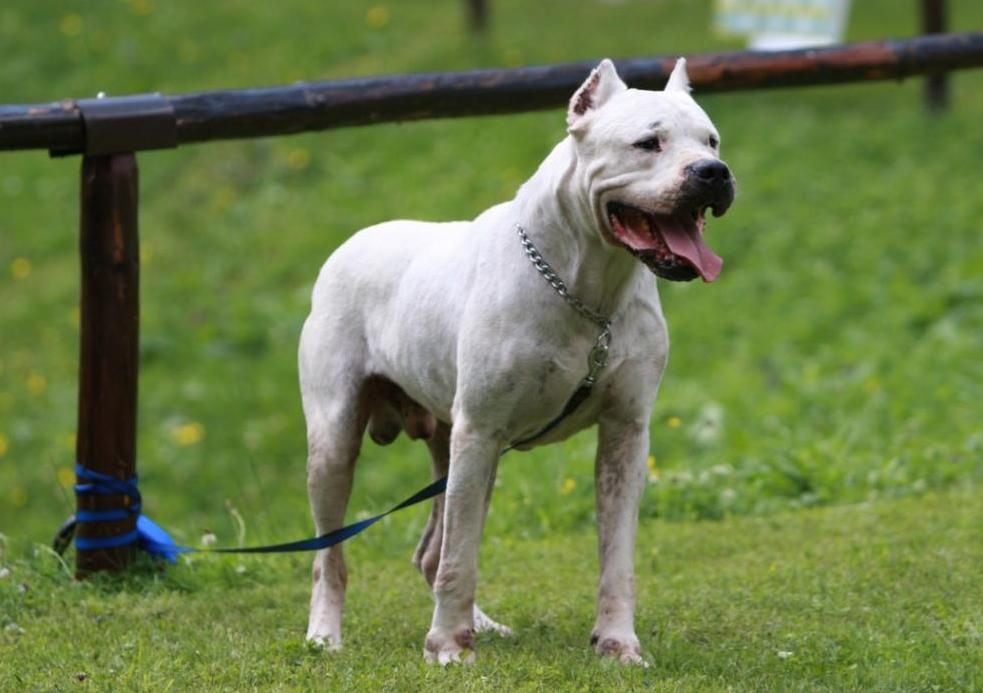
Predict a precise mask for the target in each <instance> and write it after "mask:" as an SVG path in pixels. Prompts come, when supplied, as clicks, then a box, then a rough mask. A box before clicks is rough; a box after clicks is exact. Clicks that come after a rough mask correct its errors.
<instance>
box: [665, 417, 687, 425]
mask: <svg viewBox="0 0 983 693" xmlns="http://www.w3.org/2000/svg"><path fill="white" fill-rule="evenodd" d="M682 425H683V420H682V419H680V418H679V417H678V416H670V417H669V418H668V419H666V426H668V427H669V428H679V427H680V426H682Z"/></svg>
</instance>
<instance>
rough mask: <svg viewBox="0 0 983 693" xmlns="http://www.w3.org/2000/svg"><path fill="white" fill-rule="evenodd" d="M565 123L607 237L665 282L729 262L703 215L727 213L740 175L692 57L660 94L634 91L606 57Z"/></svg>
mask: <svg viewBox="0 0 983 693" xmlns="http://www.w3.org/2000/svg"><path fill="white" fill-rule="evenodd" d="M567 126H568V128H567V131H568V132H569V133H570V135H571V137H572V139H573V142H574V147H575V149H576V152H577V156H578V158H579V160H580V163H581V164H582V165H583V171H584V172H585V175H586V179H587V180H586V187H587V191H586V192H587V196H588V199H589V202H590V207H591V211H592V213H593V216H594V220H595V223H596V225H597V228H598V230H599V232H600V234H601V237H602V238H603V239H604V240H605V241H606V242H608V243H611V244H615V245H620V246H623V247H624V248H625V249H627V250H628V251H629V252H631V253H632V254H634V255H635V256H637V257H638V258H639V259H640V260H641V261H642V262H644V263H645V265H646V266H648V268H649V269H650V270H652V271H653V272H654V273H655V274H657V275H658V276H660V277H664V278H666V279H673V280H676V281H689V280H691V279H695V278H696V277H698V276H699V277H702V278H703V280H704V281H708V282H709V281H713V280H714V279H715V278H716V277H717V275H718V274H719V273H720V268H721V265H722V264H723V261H722V260H721V259H720V258H719V257H717V255H715V254H714V252H713V251H712V250H710V248H709V247H708V246H707V244H706V243H705V242H704V240H703V230H704V225H705V222H706V212H707V210H710V211H712V212H713V214H714V216H721V215H722V214H724V212H726V211H727V208H728V207H730V205H731V203H732V202H733V201H734V178H733V176H731V173H730V169H729V168H728V167H727V164H725V163H724V162H723V161H722V160H721V159H720V135H719V134H718V133H717V130H716V128H715V127H714V126H713V123H711V122H710V118H709V117H708V116H707V114H706V113H705V112H704V111H703V109H702V108H700V107H699V106H698V105H697V103H696V101H694V100H693V98H692V97H691V96H690V94H689V77H688V76H687V74H686V61H685V60H684V59H682V58H680V59H679V60H678V61H677V63H676V67H675V69H674V70H673V71H672V75H671V76H670V77H669V82H668V84H666V88H665V90H664V91H661V92H658V91H644V90H639V89H629V88H628V87H627V86H626V85H625V83H624V82H622V81H621V78H620V77H619V76H618V73H617V71H616V70H615V68H614V64H613V63H612V62H611V61H610V60H604V61H602V62H601V64H600V65H598V66H597V68H595V69H594V70H593V71H592V72H591V74H590V76H589V77H588V78H587V81H585V82H584V84H583V85H582V86H581V87H580V89H578V90H577V92H576V93H575V94H574V95H573V98H572V99H571V100H570V108H569V110H568V112H567Z"/></svg>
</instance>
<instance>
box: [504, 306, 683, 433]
mask: <svg viewBox="0 0 983 693" xmlns="http://www.w3.org/2000/svg"><path fill="white" fill-rule="evenodd" d="M659 317H660V318H661V315H660V316H659ZM615 334H618V332H616V333H615ZM620 337H621V339H620V340H618V341H616V342H615V343H613V344H612V345H611V349H610V351H609V355H608V362H607V365H606V366H605V367H604V368H603V369H601V370H600V371H599V372H598V373H597V377H596V381H595V382H594V383H593V385H592V386H591V387H590V390H589V392H590V394H589V395H588V396H587V397H586V398H582V397H580V395H581V394H582V393H581V392H580V390H581V388H582V387H583V386H584V379H585V377H586V376H587V375H588V372H589V369H590V363H589V359H590V351H591V346H592V344H591V342H589V341H584V342H583V343H578V344H577V345H575V346H574V347H573V348H569V349H562V350H560V352H559V353H554V354H552V355H549V356H545V357H543V360H542V362H541V363H540V364H539V365H537V366H535V367H533V368H531V369H530V372H529V374H528V376H527V377H526V378H525V380H527V382H529V383H530V384H531V386H527V387H526V388H524V389H525V390H526V396H524V397H522V398H521V400H520V402H519V403H518V404H517V406H516V407H515V410H514V413H513V416H512V421H511V426H510V427H509V428H510V430H511V432H512V434H513V435H512V440H523V439H525V438H528V437H530V436H534V435H535V434H537V433H539V432H540V431H542V430H543V429H544V428H545V427H546V426H551V425H552V427H551V430H550V431H549V433H547V434H546V435H543V436H542V437H537V438H536V439H535V441H533V443H532V444H530V445H528V446H520V447H533V446H535V445H540V444H544V443H550V442H555V441H558V440H563V439H565V438H568V437H570V436H571V435H574V434H576V433H577V432H579V431H581V430H583V429H585V428H589V427H591V426H593V425H594V424H596V423H597V422H598V420H599V418H600V417H601V415H602V414H603V413H604V411H605V409H607V408H609V407H620V406H625V407H632V406H634V405H635V402H639V403H647V404H651V402H652V401H653V400H654V399H655V395H656V392H657V389H658V384H659V380H660V379H661V375H662V370H663V367H664V365H665V354H666V349H667V338H666V334H665V330H664V323H663V322H661V320H660V321H652V322H651V323H650V324H647V325H644V326H643V325H637V324H636V325H634V326H633V328H632V329H628V330H626V329H622V330H620ZM575 396H577V397H578V399H580V401H579V404H577V405H576V407H575V408H572V409H571V400H572V399H573V398H574V397H575ZM564 412H566V414H565V415H563V416H562V418H560V419H559V421H558V422H557V423H555V425H554V422H556V421H557V419H558V417H561V414H563V413H564Z"/></svg>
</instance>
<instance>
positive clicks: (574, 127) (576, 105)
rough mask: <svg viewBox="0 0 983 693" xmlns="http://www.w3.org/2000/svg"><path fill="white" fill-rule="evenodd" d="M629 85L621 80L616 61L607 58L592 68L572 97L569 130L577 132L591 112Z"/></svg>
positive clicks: (568, 110)
mask: <svg viewBox="0 0 983 693" xmlns="http://www.w3.org/2000/svg"><path fill="white" fill-rule="evenodd" d="M627 88H628V86H627V85H626V84H625V83H624V82H622V81H621V77H619V76H618V71H617V70H616V69H614V63H612V62H611V61H610V60H608V59H607V58H605V59H604V60H602V61H601V63H600V64H599V65H598V66H597V67H595V68H594V69H593V70H591V73H590V76H589V77H587V79H586V80H585V81H584V83H583V84H582V85H580V89H578V90H577V93H575V94H574V95H573V97H572V98H571V99H570V107H569V108H568V109H567V132H569V133H570V134H576V133H577V132H581V131H582V130H583V128H584V126H585V125H586V122H587V120H588V116H589V115H590V112H591V111H593V110H596V109H598V108H600V107H601V106H603V105H604V104H605V103H606V102H607V101H608V100H609V99H610V98H611V97H612V96H614V95H615V94H618V93H620V92H623V91H625V90H626V89H627Z"/></svg>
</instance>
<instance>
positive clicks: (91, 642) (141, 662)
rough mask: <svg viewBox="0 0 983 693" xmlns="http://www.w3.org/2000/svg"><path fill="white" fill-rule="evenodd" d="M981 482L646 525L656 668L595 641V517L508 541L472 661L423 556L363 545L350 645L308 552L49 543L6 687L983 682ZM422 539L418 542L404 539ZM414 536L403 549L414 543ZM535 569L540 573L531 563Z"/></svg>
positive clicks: (26, 588)
mask: <svg viewBox="0 0 983 693" xmlns="http://www.w3.org/2000/svg"><path fill="white" fill-rule="evenodd" d="M981 525H983V496H981V494H980V493H979V492H978V491H974V492H971V491H968V490H954V491H948V492H945V493H942V494H935V493H930V494H926V495H923V496H922V497H920V498H918V499H903V500H894V501H882V502H879V503H865V504H860V505H851V506H843V507H837V508H823V509H809V510H802V511H798V512H789V513H781V514H774V515H771V516H769V517H766V518H734V519H728V520H723V521H720V522H700V523H691V522H681V523H680V522H667V521H662V520H648V521H646V522H645V523H644V525H643V527H642V532H641V540H640V544H639V571H638V585H639V593H640V594H639V597H640V608H639V613H638V632H639V635H640V637H641V638H642V641H643V648H644V652H645V656H646V658H647V659H648V660H649V661H650V662H651V663H652V666H651V667H649V668H648V669H645V670H642V669H624V668H622V667H619V666H617V665H613V664H611V663H606V662H601V661H599V660H597V659H596V658H595V657H594V655H593V654H592V653H591V652H590V650H589V648H588V647H587V637H588V635H589V632H590V627H591V624H592V613H591V599H592V593H593V589H594V575H595V570H596V561H595V558H594V553H595V552H594V537H593V535H592V534H591V533H590V532H586V531H572V532H563V533H558V534H556V535H555V536H553V537H551V539H550V540H549V541H540V540H529V539H517V538H514V537H512V536H509V535H494V536H491V537H489V541H488V542H487V543H486V545H485V547H484V551H483V555H482V561H483V565H484V571H483V577H484V583H483V586H482V588H481V593H482V596H483V601H484V603H485V605H486V606H487V607H488V609H489V611H490V613H491V614H492V615H493V616H496V617H498V618H501V619H503V620H505V621H506V622H508V623H509V624H510V625H512V626H513V627H514V628H515V629H516V634H515V636H514V637H513V638H510V639H508V640H501V639H499V638H498V637H497V636H485V637H482V638H481V639H480V641H479V644H478V664H477V665H476V666H475V667H474V669H467V670H460V669H459V668H458V669H451V670H448V671H442V670H439V669H437V670H435V669H434V668H432V667H428V666H427V665H425V664H424V663H423V661H422V657H421V656H420V653H421V651H422V642H423V635H424V633H425V630H426V626H427V624H428V623H429V609H430V604H431V602H430V599H429V597H428V596H427V593H426V590H425V589H424V583H423V580H422V579H421V578H420V577H419V576H418V575H416V573H415V570H414V569H413V568H412V566H410V565H409V562H408V561H407V560H406V556H405V555H398V556H393V555H387V554H385V553H383V552H379V551H377V550H375V549H374V548H372V547H371V546H368V545H367V544H366V543H365V542H362V541H361V540H360V539H359V540H355V541H354V542H352V544H351V549H350V559H351V560H350V562H351V564H352V568H353V570H352V578H351V582H350V592H349V595H350V597H349V605H348V612H347V614H346V616H347V628H348V631H347V644H346V649H345V650H344V651H343V652H341V653H339V654H336V655H325V654H324V653H320V652H316V651H312V650H309V649H307V648H306V647H305V646H304V645H303V644H302V639H301V637H300V636H301V634H302V631H303V628H304V625H305V622H304V619H305V614H304V613H303V609H302V608H301V606H302V605H303V603H304V602H305V600H306V598H307V587H308V574H309V570H308V565H307V561H306V560H304V559H300V558H297V557H291V558H269V559H243V560H241V561H240V560H238V559H235V558H229V559H225V558H219V557H208V558H199V559H195V560H194V562H193V563H189V564H185V565H182V566H180V567H178V568H175V569H169V570H168V571H166V572H165V573H157V572H155V571H153V570H150V569H147V570H144V571H142V572H140V573H139V574H136V575H133V576H131V577H129V578H127V579H126V580H123V581H118V582H109V581H93V582H88V583H82V584H79V583H75V582H73V581H71V580H70V579H69V578H68V577H67V574H66V572H65V570H63V568H62V567H61V566H60V565H59V564H58V562H57V561H56V560H55V559H54V558H53V557H52V556H50V555H49V554H48V553H46V552H40V553H39V554H38V555H37V556H36V557H35V558H32V559H25V560H14V561H13V562H11V563H9V564H8V565H9V570H10V571H11V574H10V575H9V576H8V577H7V578H5V579H3V580H0V609H2V610H3V611H2V612H0V613H4V614H7V616H6V618H7V619H8V620H9V622H8V624H7V625H6V627H5V630H4V631H2V632H0V657H2V661H3V662H4V666H3V667H0V689H2V690H24V689H25V688H36V687H46V688H50V689H53V690H63V689H67V688H71V687H73V685H74V684H76V682H77V681H79V679H81V678H84V679H85V680H86V682H87V684H88V685H89V686H91V687H94V688H96V689H100V690H135V689H141V690H143V689H145V690H168V689H173V690H188V689H191V688H199V689H204V690H249V689H254V688H255V689H280V690H315V689H317V690H340V689H344V688H351V687H359V688H363V689H366V690H431V689H433V688H434V687H436V688H438V689H444V687H446V689H448V690H585V691H586V690H625V689H631V688H653V689H655V690H666V691H673V690H732V689H737V690H762V691H775V690H817V689H818V690H823V689H824V690H833V691H841V690H864V691H875V690H907V691H912V690H943V691H956V690H964V691H969V690H978V689H979V687H980V686H981V685H983V636H981V625H983V583H981V581H980V580H979V566H980V564H981V561H983V543H981V542H980V535H979V528H980V526H981ZM403 548H404V549H408V547H403ZM404 553H405V551H404ZM530 566H535V567H536V569H535V570H529V567H530Z"/></svg>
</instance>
